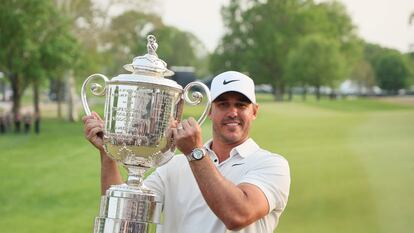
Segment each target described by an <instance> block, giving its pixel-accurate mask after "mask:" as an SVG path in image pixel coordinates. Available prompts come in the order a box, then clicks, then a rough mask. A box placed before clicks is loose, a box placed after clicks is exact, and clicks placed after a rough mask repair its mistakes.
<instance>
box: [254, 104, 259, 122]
mask: <svg viewBox="0 0 414 233" xmlns="http://www.w3.org/2000/svg"><path fill="white" fill-rule="evenodd" d="M258 112H259V105H258V104H253V116H254V117H253V119H256V117H257V113H258Z"/></svg>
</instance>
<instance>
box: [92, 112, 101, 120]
mask: <svg viewBox="0 0 414 233" xmlns="http://www.w3.org/2000/svg"><path fill="white" fill-rule="evenodd" d="M92 115H93V116H94V117H95V118H96V119H98V120H100V121H103V120H102V118H101V117H100V116H99V114H98V113H96V112H92Z"/></svg>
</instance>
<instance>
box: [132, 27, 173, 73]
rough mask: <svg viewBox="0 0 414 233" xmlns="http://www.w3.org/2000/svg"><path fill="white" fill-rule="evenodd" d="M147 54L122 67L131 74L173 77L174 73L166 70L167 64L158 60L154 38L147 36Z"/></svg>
mask: <svg viewBox="0 0 414 233" xmlns="http://www.w3.org/2000/svg"><path fill="white" fill-rule="evenodd" d="M147 41H148V43H147V49H148V53H147V54H145V55H144V56H138V57H135V58H134V59H133V60H132V63H131V64H126V65H124V69H126V70H128V71H130V72H132V73H133V74H143V75H147V76H154V77H166V76H172V75H174V72H172V71H171V70H169V69H167V63H166V62H164V61H163V60H161V59H159V58H158V55H157V53H156V50H157V48H158V44H157V40H156V38H155V36H153V35H148V36H147Z"/></svg>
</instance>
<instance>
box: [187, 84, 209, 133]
mask: <svg viewBox="0 0 414 233" xmlns="http://www.w3.org/2000/svg"><path fill="white" fill-rule="evenodd" d="M192 87H200V88H201V89H203V91H204V93H205V94H206V95H207V103H206V107H205V108H204V111H203V113H202V114H201V116H200V118H199V119H198V120H197V123H198V124H200V125H202V124H203V122H204V120H205V119H206V117H207V114H208V111H209V110H210V107H211V96H210V90H209V89H208V87H207V86H206V85H205V84H204V83H202V82H198V81H196V82H191V83H189V84H187V86H185V88H184V99H185V102H187V103H189V104H190V105H199V104H200V103H201V101H202V100H203V97H204V96H203V94H201V93H200V92H198V91H195V92H193V93H192V98H193V99H194V100H192V99H191V98H190V97H188V94H189V92H190V89H191V88H192Z"/></svg>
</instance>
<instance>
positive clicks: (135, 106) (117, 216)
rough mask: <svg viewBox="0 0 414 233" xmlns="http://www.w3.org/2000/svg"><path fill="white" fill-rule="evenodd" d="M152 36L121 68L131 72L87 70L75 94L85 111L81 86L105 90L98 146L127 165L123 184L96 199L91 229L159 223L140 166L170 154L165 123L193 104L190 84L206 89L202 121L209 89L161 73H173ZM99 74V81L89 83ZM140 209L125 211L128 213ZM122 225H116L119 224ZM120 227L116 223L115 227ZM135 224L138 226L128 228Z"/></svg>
mask: <svg viewBox="0 0 414 233" xmlns="http://www.w3.org/2000/svg"><path fill="white" fill-rule="evenodd" d="M157 47H158V44H157V43H156V40H155V37H154V36H152V35H150V36H148V45H147V48H148V53H147V54H145V55H144V56H139V57H135V58H134V59H133V62H132V63H131V64H127V65H125V66H124V68H125V69H126V70H128V71H130V72H132V74H120V75H118V76H116V77H114V78H112V79H111V80H109V79H108V78H107V77H106V76H105V75H102V74H93V75H91V76H89V77H88V78H86V80H85V82H84V83H83V85H82V90H81V99H82V104H83V107H84V110H85V113H86V114H87V115H90V114H91V110H90V108H89V105H88V102H87V98H86V96H87V95H86V90H87V86H90V90H91V92H92V94H93V95H95V96H103V95H104V96H105V97H106V98H105V105H104V116H103V119H104V129H103V140H104V148H105V150H106V152H107V153H108V155H109V156H110V157H111V158H112V159H113V160H115V161H117V162H118V163H119V164H122V166H123V167H124V168H125V169H126V170H127V171H128V180H127V182H126V185H115V186H111V188H110V189H108V190H107V192H106V195H105V196H103V197H102V200H101V211H100V216H99V217H97V218H96V220H95V232H106V233H110V232H111V233H114V232H124V231H123V230H125V229H124V228H123V227H125V226H130V227H131V228H128V231H127V232H131V233H138V232H147V230H148V229H150V228H151V227H150V226H149V225H148V224H150V223H159V221H158V220H157V219H159V215H160V214H159V212H160V211H161V207H160V206H161V205H162V203H161V201H160V200H159V198H158V197H157V196H156V194H154V193H153V192H151V190H147V189H146V188H144V187H142V181H143V176H144V173H145V171H146V170H147V169H148V168H151V167H156V166H160V165H163V164H164V163H166V162H168V161H169V160H170V159H171V158H172V156H174V152H175V145H174V143H173V138H172V133H171V126H172V124H175V123H176V122H179V121H180V120H181V116H182V112H183V107H184V103H185V102H187V103H189V104H191V105H199V104H200V103H201V102H202V98H203V95H202V94H201V93H200V92H197V91H196V92H192V95H191V97H189V94H190V91H191V89H192V88H193V87H197V88H198V89H201V90H203V92H204V93H205V94H206V95H205V96H206V98H207V101H206V106H205V108H204V111H203V113H202V114H201V116H200V118H199V119H198V123H199V124H202V123H203V122H204V120H205V118H206V116H207V113H208V111H209V109H210V106H211V99H210V92H209V89H208V87H207V86H206V85H204V84H203V83H201V82H192V83H189V84H188V85H187V86H186V87H185V88H182V87H181V86H180V85H179V84H177V83H176V82H175V81H173V80H170V79H166V78H164V76H170V75H172V74H174V73H173V72H172V71H170V70H168V69H167V68H166V67H167V64H166V63H165V62H164V61H162V60H161V59H159V58H158V56H157V54H156V52H155V51H156V49H157ZM94 79H102V80H104V82H105V85H104V86H101V85H99V84H98V83H92V84H90V83H91V82H92V80H94ZM114 203H116V204H114ZM131 211H132V212H134V211H135V212H134V213H140V214H128V213H131ZM121 226H122V227H121ZM121 228H122V229H121ZM134 229H138V230H134Z"/></svg>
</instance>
